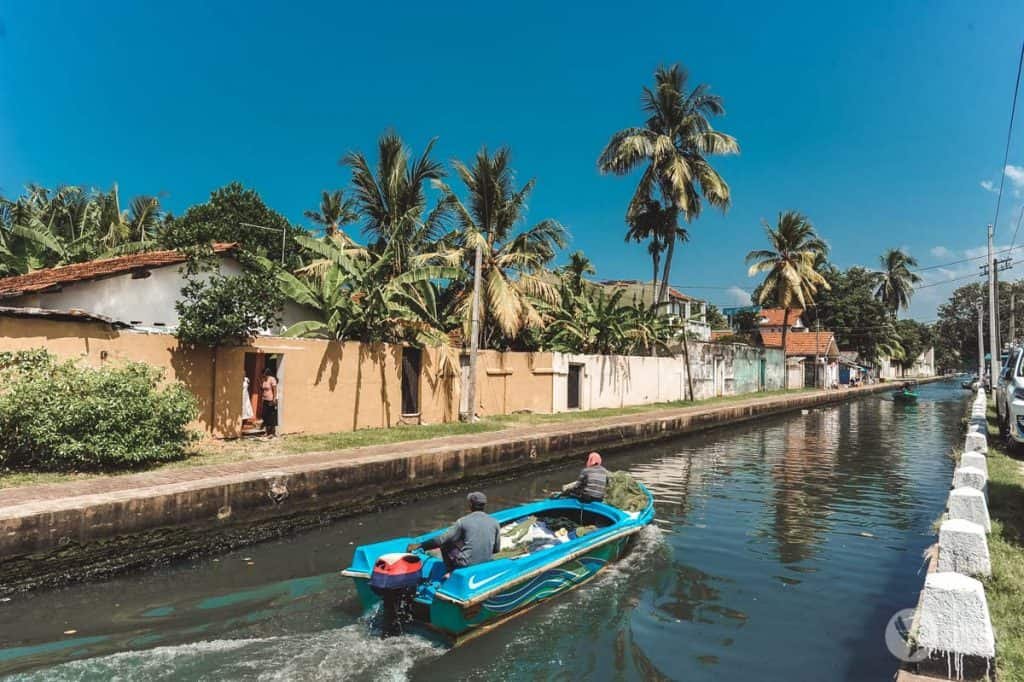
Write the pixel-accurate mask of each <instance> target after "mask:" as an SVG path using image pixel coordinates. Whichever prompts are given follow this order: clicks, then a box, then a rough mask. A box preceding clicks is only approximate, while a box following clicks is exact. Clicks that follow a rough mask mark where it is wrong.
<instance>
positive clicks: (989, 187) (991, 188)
mask: <svg viewBox="0 0 1024 682" xmlns="http://www.w3.org/2000/svg"><path fill="white" fill-rule="evenodd" d="M981 188H982V189H983V190H985V191H986V192H992V193H993V194H995V193H996V192H997V191H998V190H997V189H996V185H995V183H994V182H992V181H991V180H982V181H981Z"/></svg>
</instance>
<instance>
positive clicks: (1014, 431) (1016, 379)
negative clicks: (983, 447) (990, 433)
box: [995, 348, 1024, 443]
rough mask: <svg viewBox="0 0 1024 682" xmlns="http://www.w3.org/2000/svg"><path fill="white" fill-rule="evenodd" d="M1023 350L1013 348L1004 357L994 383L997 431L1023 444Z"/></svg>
mask: <svg viewBox="0 0 1024 682" xmlns="http://www.w3.org/2000/svg"><path fill="white" fill-rule="evenodd" d="M1022 358H1024V349H1021V348H1014V349H1013V350H1011V351H1010V353H1009V354H1008V355H1007V357H1006V362H1005V363H1004V364H1003V367H1002V370H1001V371H1000V372H999V378H998V381H997V382H996V388H995V397H996V415H997V422H998V423H999V431H1000V432H1001V433H1004V434H1008V435H1009V436H1010V438H1011V439H1012V440H1013V441H1014V442H1017V443H1024V366H1022V363H1021V360H1022Z"/></svg>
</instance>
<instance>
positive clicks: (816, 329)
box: [814, 310, 822, 388]
mask: <svg viewBox="0 0 1024 682" xmlns="http://www.w3.org/2000/svg"><path fill="white" fill-rule="evenodd" d="M820 341H821V320H820V319H818V311H817V310H815V311H814V387H815V388H821V387H820V386H818V384H819V383H822V382H819V381H818V355H819V353H818V343H819V342H820Z"/></svg>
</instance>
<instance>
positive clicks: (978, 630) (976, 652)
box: [915, 572, 996, 659]
mask: <svg viewBox="0 0 1024 682" xmlns="http://www.w3.org/2000/svg"><path fill="white" fill-rule="evenodd" d="M915 640H916V642H917V644H918V645H919V646H921V647H923V648H925V649H928V650H929V651H932V652H943V653H949V654H953V655H955V656H956V657H957V658H958V659H959V658H961V657H963V656H979V657H981V658H987V659H990V658H993V657H994V656H995V654H996V644H995V637H994V635H993V633H992V621H991V620H990V619H989V615H988V602H987V601H986V599H985V589H984V588H983V587H982V585H981V583H980V582H978V581H977V580H975V579H974V578H970V577H968V576H966V575H960V574H959V573H950V572H937V573H929V574H928V577H926V578H925V580H924V590H923V591H922V592H921V603H920V607H919V611H918V613H917V632H916V633H915Z"/></svg>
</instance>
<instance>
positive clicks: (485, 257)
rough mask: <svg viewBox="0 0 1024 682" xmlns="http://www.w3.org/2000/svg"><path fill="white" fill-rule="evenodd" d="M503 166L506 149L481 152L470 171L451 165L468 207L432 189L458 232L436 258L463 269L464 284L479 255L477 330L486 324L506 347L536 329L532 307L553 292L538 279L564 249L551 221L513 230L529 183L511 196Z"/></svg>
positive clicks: (466, 311)
mask: <svg viewBox="0 0 1024 682" xmlns="http://www.w3.org/2000/svg"><path fill="white" fill-rule="evenodd" d="M509 159H510V152H509V150H508V148H505V147H503V148H501V149H499V150H498V151H496V152H495V153H494V155H493V156H491V155H490V154H488V152H487V149H486V148H483V149H481V150H480V151H479V152H477V155H476V158H475V159H474V162H473V167H472V168H469V167H467V166H466V165H465V164H463V163H461V162H459V161H454V162H452V165H453V167H454V168H455V172H456V174H457V175H458V176H459V178H460V179H461V180H462V182H463V184H464V185H465V186H466V193H467V201H466V203H463V202H462V201H460V200H459V199H458V197H456V196H455V194H454V193H453V192H452V191H451V189H450V188H449V187H447V186H446V185H443V184H441V183H438V186H439V187H440V188H441V190H442V191H443V192H444V194H445V198H446V202H447V204H448V205H449V206H450V207H451V209H452V211H453V213H454V215H455V219H456V221H457V222H458V229H457V230H456V231H455V232H454V234H453V235H452V237H451V239H450V240H449V242H450V243H448V244H445V245H444V248H443V249H442V250H441V251H440V253H439V254H438V255H437V256H435V257H436V258H440V259H441V261H442V262H446V263H448V264H450V265H462V267H463V268H464V269H465V271H466V272H467V273H468V275H469V279H470V280H471V279H472V278H473V275H474V274H475V273H474V272H473V269H474V267H475V259H474V255H475V250H476V249H477V248H478V247H479V248H480V250H481V256H482V257H481V272H480V275H481V281H482V283H483V285H482V288H483V291H482V292H481V299H480V300H481V311H480V313H481V328H482V329H487V328H488V327H487V325H490V326H491V329H492V331H495V332H498V333H500V334H502V335H503V336H504V337H505V338H506V339H507V340H508V339H513V338H515V337H516V336H517V335H519V334H520V332H522V331H524V330H525V329H530V328H534V329H536V328H540V327H543V325H544V321H543V319H542V317H541V314H540V312H538V310H537V307H536V305H535V301H537V300H543V301H546V302H548V303H554V302H555V301H557V300H558V290H557V288H556V287H555V286H554V285H553V284H552V283H551V282H550V281H549V279H548V278H546V277H544V274H545V273H546V272H547V270H546V268H547V265H548V264H549V263H550V262H551V261H552V259H554V257H555V252H556V250H557V249H559V248H562V247H564V246H565V244H566V234H565V228H563V227H562V226H561V225H560V224H559V223H558V222H557V221H555V220H542V221H540V222H539V223H537V224H536V225H534V226H533V227H530V228H529V229H526V230H524V231H521V232H518V233H517V232H516V231H515V228H516V225H517V224H518V223H520V222H522V221H523V220H524V218H525V212H526V200H527V198H528V197H529V196H530V192H532V191H533V187H534V181H533V180H529V181H528V182H527V183H526V184H525V185H523V186H522V187H520V188H519V189H518V190H517V189H515V187H514V184H515V173H514V172H513V171H512V168H511V167H510V166H509ZM471 298H472V297H471V296H469V295H466V296H464V297H463V300H462V302H461V308H462V311H463V319H464V320H465V322H466V324H468V322H469V316H470V307H471V306H470V301H471ZM489 335H490V334H487V333H485V336H489ZM466 336H467V337H468V336H469V335H468V334H467V335H466Z"/></svg>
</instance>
